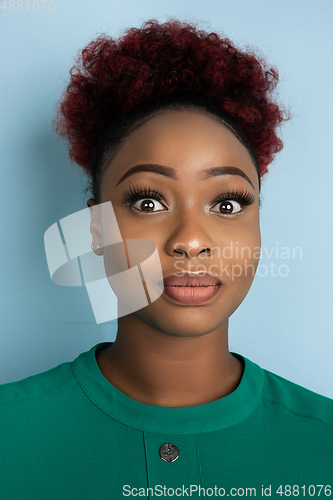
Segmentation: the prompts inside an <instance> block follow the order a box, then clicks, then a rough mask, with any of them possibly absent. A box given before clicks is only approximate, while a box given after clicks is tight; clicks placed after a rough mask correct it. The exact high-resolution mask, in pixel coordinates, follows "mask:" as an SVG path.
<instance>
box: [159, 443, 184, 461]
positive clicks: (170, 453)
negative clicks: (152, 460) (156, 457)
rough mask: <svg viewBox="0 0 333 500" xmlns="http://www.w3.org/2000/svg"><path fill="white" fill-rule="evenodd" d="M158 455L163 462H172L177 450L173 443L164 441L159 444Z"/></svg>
mask: <svg viewBox="0 0 333 500" xmlns="http://www.w3.org/2000/svg"><path fill="white" fill-rule="evenodd" d="M160 457H161V459H162V460H164V462H174V461H175V460H176V459H177V458H178V457H179V450H178V448H177V446H176V445H175V444H173V443H164V444H162V446H160Z"/></svg>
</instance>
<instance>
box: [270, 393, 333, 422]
mask: <svg viewBox="0 0 333 500" xmlns="http://www.w3.org/2000/svg"><path fill="white" fill-rule="evenodd" d="M264 399H266V401H268V402H269V403H273V404H274V405H278V406H282V408H284V409H285V410H287V411H289V412H290V413H292V414H293V415H296V416H297V417H303V418H310V419H312V420H316V421H317V422H320V423H321V424H324V425H328V426H329V427H331V428H333V424H328V423H327V422H324V421H323V420H320V419H319V418H317V417H312V416H311V415H302V414H301V413H296V412H294V411H292V410H290V409H289V408H287V407H286V406H284V405H283V404H281V403H278V402H277V401H272V400H271V399H268V398H267V397H266V396H264Z"/></svg>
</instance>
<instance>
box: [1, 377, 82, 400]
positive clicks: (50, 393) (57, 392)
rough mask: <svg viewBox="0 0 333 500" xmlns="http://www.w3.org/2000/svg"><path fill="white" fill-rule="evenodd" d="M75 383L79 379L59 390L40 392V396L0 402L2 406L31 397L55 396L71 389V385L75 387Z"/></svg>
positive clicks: (33, 397) (34, 397)
mask: <svg viewBox="0 0 333 500" xmlns="http://www.w3.org/2000/svg"><path fill="white" fill-rule="evenodd" d="M75 385H77V381H76V380H75V381H74V383H73V384H71V385H69V386H67V387H65V388H64V389H59V390H58V391H55V392H48V393H47V394H39V395H38V396H30V397H28V398H21V399H9V400H7V401H2V402H1V403H0V406H1V405H5V404H7V403H16V402H20V401H28V400H29V399H38V398H45V397H46V396H53V395H54V394H59V392H64V391H67V389H70V388H71V387H74V386H75Z"/></svg>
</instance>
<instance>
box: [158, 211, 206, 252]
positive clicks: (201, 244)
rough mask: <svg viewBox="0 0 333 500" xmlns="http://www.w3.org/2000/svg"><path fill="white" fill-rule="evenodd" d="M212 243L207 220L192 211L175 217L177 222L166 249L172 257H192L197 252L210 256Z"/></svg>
mask: <svg viewBox="0 0 333 500" xmlns="http://www.w3.org/2000/svg"><path fill="white" fill-rule="evenodd" d="M213 244H214V242H213V239H212V235H210V234H209V226H208V225H207V221H206V220H205V221H203V220H201V219H200V218H199V217H198V215H197V214H195V213H194V212H192V213H188V214H186V215H183V216H178V217H177V223H176V225H175V226H174V227H173V228H172V234H171V235H170V237H169V239H168V241H167V243H166V251H167V253H168V254H169V255H171V256H172V257H178V258H180V257H184V256H185V257H187V258H190V259H194V258H196V257H198V256H199V254H203V255H205V256H206V255H207V256H210V255H211V253H212V251H213Z"/></svg>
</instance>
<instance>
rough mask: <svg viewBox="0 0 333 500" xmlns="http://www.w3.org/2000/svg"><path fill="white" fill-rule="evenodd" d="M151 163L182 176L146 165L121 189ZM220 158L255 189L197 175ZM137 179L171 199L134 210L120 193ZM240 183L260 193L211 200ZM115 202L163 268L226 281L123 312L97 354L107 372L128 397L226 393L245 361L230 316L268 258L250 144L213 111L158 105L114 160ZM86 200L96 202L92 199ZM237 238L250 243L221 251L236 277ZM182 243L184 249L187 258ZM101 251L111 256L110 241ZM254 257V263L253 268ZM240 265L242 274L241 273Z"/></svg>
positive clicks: (110, 175) (110, 184) (129, 234)
mask: <svg viewBox="0 0 333 500" xmlns="http://www.w3.org/2000/svg"><path fill="white" fill-rule="evenodd" d="M142 163H153V164H158V165H164V166H168V167H172V168H173V169H175V171H176V174H177V177H178V179H177V180H176V179H171V178H169V177H166V176H163V175H161V174H158V173H156V172H137V173H135V174H133V175H132V176H131V177H128V178H127V179H125V180H124V181H123V182H122V183H121V184H119V185H118V186H117V187H115V186H116V184H117V182H118V181H119V179H120V178H121V177H122V176H123V175H124V173H126V172H127V171H128V170H129V169H130V168H131V167H133V166H135V165H138V164H142ZM216 166H235V167H238V168H239V169H240V170H242V171H243V172H244V173H245V174H246V176H247V177H248V178H249V179H250V181H251V183H252V184H253V187H252V186H251V184H250V183H249V182H248V181H247V180H246V179H245V178H244V177H241V176H238V175H230V174H227V175H220V176H215V177H210V178H208V179H205V180H198V179H199V178H200V176H201V175H202V171H203V170H204V169H207V168H211V167H216ZM134 185H135V186H137V187H144V186H149V187H150V188H151V189H156V190H157V191H159V192H160V193H161V194H162V195H163V201H162V202H160V201H157V200H155V199H149V201H150V202H151V201H152V202H153V203H154V209H153V210H154V211H153V212H149V213H142V211H144V210H145V206H144V205H142V202H143V201H144V200H147V198H145V197H143V198H142V199H140V200H139V201H136V202H135V203H134V208H133V206H132V207H130V206H128V205H125V204H124V203H123V202H122V201H121V195H122V193H123V191H124V189H125V188H128V187H129V186H134ZM233 189H237V190H239V191H244V190H246V191H248V192H249V193H252V194H253V195H254V200H255V201H254V202H253V203H252V204H251V205H249V206H242V205H241V204H240V203H239V202H237V201H233V200H232V198H228V199H229V200H231V203H232V205H231V206H230V204H229V203H230V202H227V206H226V204H225V202H222V203H221V202H220V203H219V204H217V205H213V204H212V201H213V200H214V199H215V198H216V197H217V196H218V195H220V194H223V193H228V192H229V191H230V190H233ZM106 201H111V202H112V206H113V209H114V212H115V215H116V218H117V222H118V225H119V228H120V232H121V235H122V238H123V239H124V240H125V239H126V238H145V239H148V240H152V241H154V243H155V244H156V246H157V248H158V252H159V257H160V261H161V267H162V272H163V276H167V275H169V274H172V273H176V272H178V273H179V272H180V269H182V270H185V271H192V272H203V271H204V270H205V271H206V272H210V273H211V274H215V275H217V276H219V277H220V279H221V281H222V283H223V285H222V286H221V287H220V290H219V292H218V294H217V295H216V296H215V297H213V299H211V300H209V301H208V302H206V303H204V304H201V305H196V306H193V305H192V306H188V305H184V304H180V303H176V302H174V301H172V299H170V298H169V297H167V296H166V295H165V294H164V293H163V294H162V295H161V296H160V297H159V298H158V299H157V300H155V301H154V302H152V303H150V304H149V305H148V306H146V307H144V308H142V309H140V310H138V311H136V312H134V313H132V314H129V315H127V316H122V317H120V318H119V319H118V332H117V337H116V339H115V341H114V343H113V344H112V345H110V346H109V347H108V348H107V349H104V350H102V351H99V352H98V353H97V354H96V359H97V363H98V366H99V368H100V370H101V372H102V374H103V375H104V376H105V377H106V379H107V380H108V381H109V382H111V383H112V384H113V385H114V386H115V387H116V388H117V389H119V390H120V391H122V392H123V393H125V394H126V395H128V396H129V397H131V398H133V399H136V400H138V401H141V402H143V403H146V404H150V405H157V406H176V407H177V406H192V405H199V404H204V403H208V402H210V401H214V400H216V399H219V398H222V397H224V396H227V395H228V394H230V393H231V392H233V391H234V390H235V389H236V388H237V386H238V385H239V383H240V381H241V378H242V375H243V365H242V363H241V361H239V360H238V359H237V358H236V357H235V356H233V355H232V354H231V353H230V351H229V347H228V320H229V317H230V316H231V315H232V314H233V312H234V311H235V310H236V309H237V308H238V307H239V305H240V304H241V303H242V301H243V300H244V298H245V296H246V295H247V293H248V291H249V289H250V287H251V284H252V282H253V279H254V275H255V271H256V269H257V266H258V263H259V258H260V252H259V250H258V249H260V246H261V235H260V225H259V180H258V174H257V171H256V168H255V165H254V163H253V160H252V158H251V156H250V154H249V152H248V151H247V149H246V148H245V146H244V145H243V144H242V143H241V142H240V141H239V140H238V139H237V137H236V136H235V135H234V134H233V133H232V132H231V131H230V130H229V129H228V128H227V127H225V126H224V125H223V124H221V123H219V122H218V121H217V120H215V119H214V118H213V117H211V116H209V115H208V114H206V113H204V112H199V111H190V110H177V111H175V110H172V111H167V112H162V113H159V114H157V115H156V116H154V117H152V118H151V119H150V120H149V121H148V122H146V123H145V124H143V125H142V126H140V127H139V128H138V129H137V130H135V131H134V132H132V133H131V134H130V135H129V137H128V138H127V139H126V141H125V143H124V144H123V146H122V148H121V149H120V150H119V152H118V153H117V155H116V157H115V158H114V159H113V160H112V162H111V163H110V164H109V165H108V166H107V168H106V170H105V172H104V175H103V178H102V183H101V198H100V202H101V203H104V202H106ZM87 203H88V205H89V206H93V205H96V201H95V200H93V199H89V200H88V202H87ZM221 205H222V207H223V209H224V211H223V212H222V213H221V211H220V207H221ZM230 207H231V210H232V212H233V213H232V214H230V211H228V210H230ZM226 208H227V209H228V210H227V211H226ZM140 210H141V211H140ZM91 232H92V236H93V243H94V246H96V244H99V245H101V231H100V227H99V226H98V224H96V223H94V222H92V224H91ZM232 243H233V245H234V248H235V246H236V245H237V246H238V248H239V249H240V248H242V247H249V249H250V251H248V252H245V253H244V254H243V256H241V252H240V250H239V254H238V255H236V254H235V252H234V254H233V255H232V256H231V258H228V259H227V260H224V259H222V261H223V268H224V267H225V266H226V265H229V268H228V269H229V276H228V275H227V273H225V272H222V271H221V264H220V260H221V256H222V255H223V254H222V251H223V249H224V248H225V247H230V246H231V244H232ZM176 249H181V250H183V251H184V252H185V254H184V255H183V256H182V259H181V260H180V259H179V255H180V254H179V253H178V252H176ZM95 253H96V254H98V255H102V254H103V248H101V249H100V250H96V251H95ZM179 262H181V265H180V264H179ZM176 263H177V267H175V266H176ZM214 265H215V267H213V266H214ZM246 265H253V268H248V271H247V273H245V269H246ZM232 266H235V269H236V271H235V275H236V274H237V275H238V276H237V277H235V276H234V277H233V278H232V275H231V269H232ZM236 266H238V267H236ZM223 268H222V269H223ZM253 269H254V271H253Z"/></svg>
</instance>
